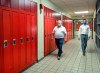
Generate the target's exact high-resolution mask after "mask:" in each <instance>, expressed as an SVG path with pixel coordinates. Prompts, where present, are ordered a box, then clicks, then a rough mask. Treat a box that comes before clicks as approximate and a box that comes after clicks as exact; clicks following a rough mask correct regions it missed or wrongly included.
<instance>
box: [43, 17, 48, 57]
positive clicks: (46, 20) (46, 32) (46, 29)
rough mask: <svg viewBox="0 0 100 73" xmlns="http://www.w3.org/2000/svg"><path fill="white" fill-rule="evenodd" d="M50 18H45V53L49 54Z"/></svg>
mask: <svg viewBox="0 0 100 73" xmlns="http://www.w3.org/2000/svg"><path fill="white" fill-rule="evenodd" d="M47 25H48V18H47V17H45V18H44V55H45V56H46V55H47V54H48V28H47V27H48V26H47Z"/></svg>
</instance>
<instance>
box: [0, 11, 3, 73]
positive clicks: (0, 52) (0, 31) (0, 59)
mask: <svg viewBox="0 0 100 73" xmlns="http://www.w3.org/2000/svg"><path fill="white" fill-rule="evenodd" d="M2 21H3V19H2V10H0V25H1V28H0V34H1V36H0V39H3V38H2V36H3V34H2V30H3V29H2V27H3V25H2ZM2 42H3V40H0V73H1V70H2V69H1V68H2V59H3V58H2V50H3V48H2V46H3V45H2Z"/></svg>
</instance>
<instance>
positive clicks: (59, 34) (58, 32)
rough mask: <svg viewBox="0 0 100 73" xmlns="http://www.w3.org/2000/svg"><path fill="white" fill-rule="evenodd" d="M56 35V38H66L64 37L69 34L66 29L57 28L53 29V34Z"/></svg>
mask: <svg viewBox="0 0 100 73" xmlns="http://www.w3.org/2000/svg"><path fill="white" fill-rule="evenodd" d="M52 33H54V34H55V38H64V35H66V34H67V32H66V28H65V27H63V26H61V27H58V26H56V27H55V28H54V29H53V32H52Z"/></svg>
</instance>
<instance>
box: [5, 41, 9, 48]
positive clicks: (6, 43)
mask: <svg viewBox="0 0 100 73" xmlns="http://www.w3.org/2000/svg"><path fill="white" fill-rule="evenodd" d="M7 46H8V41H7V40H4V48H6V47H7Z"/></svg>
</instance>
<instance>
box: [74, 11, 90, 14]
mask: <svg viewBox="0 0 100 73" xmlns="http://www.w3.org/2000/svg"><path fill="white" fill-rule="evenodd" d="M74 13H75V14H84V13H89V11H79V12H74Z"/></svg>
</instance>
